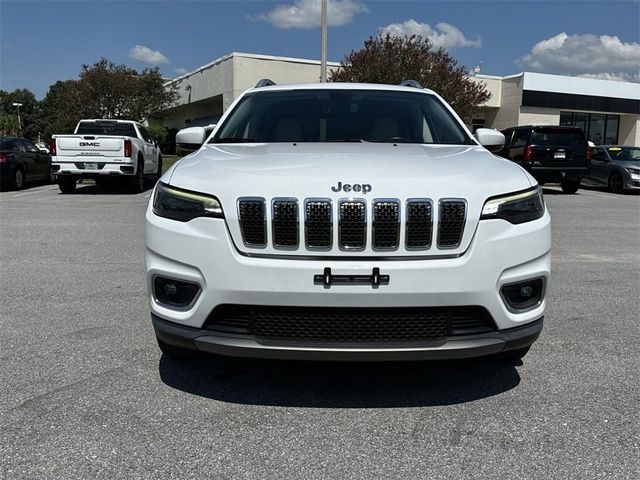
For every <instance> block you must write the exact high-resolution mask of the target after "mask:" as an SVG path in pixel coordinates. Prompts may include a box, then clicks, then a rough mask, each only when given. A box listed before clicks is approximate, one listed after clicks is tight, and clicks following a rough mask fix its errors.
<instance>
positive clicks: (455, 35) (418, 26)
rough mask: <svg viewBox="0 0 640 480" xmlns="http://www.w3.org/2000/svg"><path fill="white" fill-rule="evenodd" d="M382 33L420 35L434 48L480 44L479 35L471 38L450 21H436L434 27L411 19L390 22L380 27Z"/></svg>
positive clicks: (476, 45)
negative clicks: (473, 38)
mask: <svg viewBox="0 0 640 480" xmlns="http://www.w3.org/2000/svg"><path fill="white" fill-rule="evenodd" d="M381 30H382V33H383V34H385V35H386V34H387V33H388V34H390V35H397V36H400V37H403V36H411V35H420V36H421V37H424V38H428V39H429V40H430V41H431V43H432V45H433V46H434V47H435V48H440V47H442V48H446V49H449V48H458V47H479V46H481V45H482V41H481V40H480V37H478V38H476V39H475V40H471V39H469V38H467V37H465V36H464V33H462V31H460V29H459V28H458V27H456V26H454V25H451V24H450V23H444V22H441V23H438V24H437V25H436V27H435V28H433V27H431V25H429V24H428V23H421V22H416V21H415V20H413V19H410V20H405V21H404V22H402V23H392V24H391V25H387V26H386V27H382V29H381Z"/></svg>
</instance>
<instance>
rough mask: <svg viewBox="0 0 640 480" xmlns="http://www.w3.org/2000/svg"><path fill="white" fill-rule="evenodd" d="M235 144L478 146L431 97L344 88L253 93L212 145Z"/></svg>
mask: <svg viewBox="0 0 640 480" xmlns="http://www.w3.org/2000/svg"><path fill="white" fill-rule="evenodd" d="M235 142H388V143H431V144H454V145H474V144H475V143H474V142H473V141H472V140H471V138H469V136H468V134H467V133H466V132H465V130H464V129H463V127H462V126H461V125H460V124H459V123H458V122H457V121H456V120H455V119H454V117H453V115H451V113H450V112H449V111H448V110H447V109H446V108H445V106H444V105H443V104H442V103H441V102H440V101H439V100H438V99H437V98H436V97H435V96H433V95H429V94H424V93H413V92H401V91H384V90H343V89H335V90H328V89H322V90H320V89H319V90H293V91H291V90H290V91H267V92H255V93H250V94H248V95H246V96H245V97H244V98H243V99H242V100H241V101H240V102H239V103H238V104H237V105H236V107H235V108H234V110H233V111H232V112H231V114H230V115H229V116H228V117H227V118H226V120H225V121H224V124H223V125H222V126H221V128H220V130H218V132H217V133H216V135H215V137H214V138H212V139H211V141H210V143H235Z"/></svg>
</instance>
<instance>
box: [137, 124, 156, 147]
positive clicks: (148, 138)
mask: <svg viewBox="0 0 640 480" xmlns="http://www.w3.org/2000/svg"><path fill="white" fill-rule="evenodd" d="M138 130H140V135H142V138H143V139H144V141H145V142H149V143H153V140H152V139H151V135H149V132H147V129H146V128H144V127H143V126H142V125H138Z"/></svg>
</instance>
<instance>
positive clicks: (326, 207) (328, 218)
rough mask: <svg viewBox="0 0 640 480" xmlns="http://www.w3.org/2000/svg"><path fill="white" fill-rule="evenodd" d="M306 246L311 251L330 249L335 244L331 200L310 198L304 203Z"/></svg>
mask: <svg viewBox="0 0 640 480" xmlns="http://www.w3.org/2000/svg"><path fill="white" fill-rule="evenodd" d="M304 211H305V220H304V229H305V244H306V246H307V247H308V248H311V249H316V248H317V249H329V248H331V245H332V244H333V214H332V208H331V200H328V199H312V198H309V199H307V200H305V202H304Z"/></svg>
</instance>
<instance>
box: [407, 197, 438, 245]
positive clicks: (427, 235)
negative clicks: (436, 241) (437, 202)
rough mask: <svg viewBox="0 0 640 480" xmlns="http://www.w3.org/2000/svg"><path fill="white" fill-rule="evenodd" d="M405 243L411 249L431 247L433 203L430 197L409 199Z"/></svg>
mask: <svg viewBox="0 0 640 480" xmlns="http://www.w3.org/2000/svg"><path fill="white" fill-rule="evenodd" d="M406 215H407V219H406V233H405V236H406V238H405V243H406V245H407V248H409V249H427V248H429V247H431V236H432V234H433V204H432V203H431V200H428V199H411V200H407V213H406Z"/></svg>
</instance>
